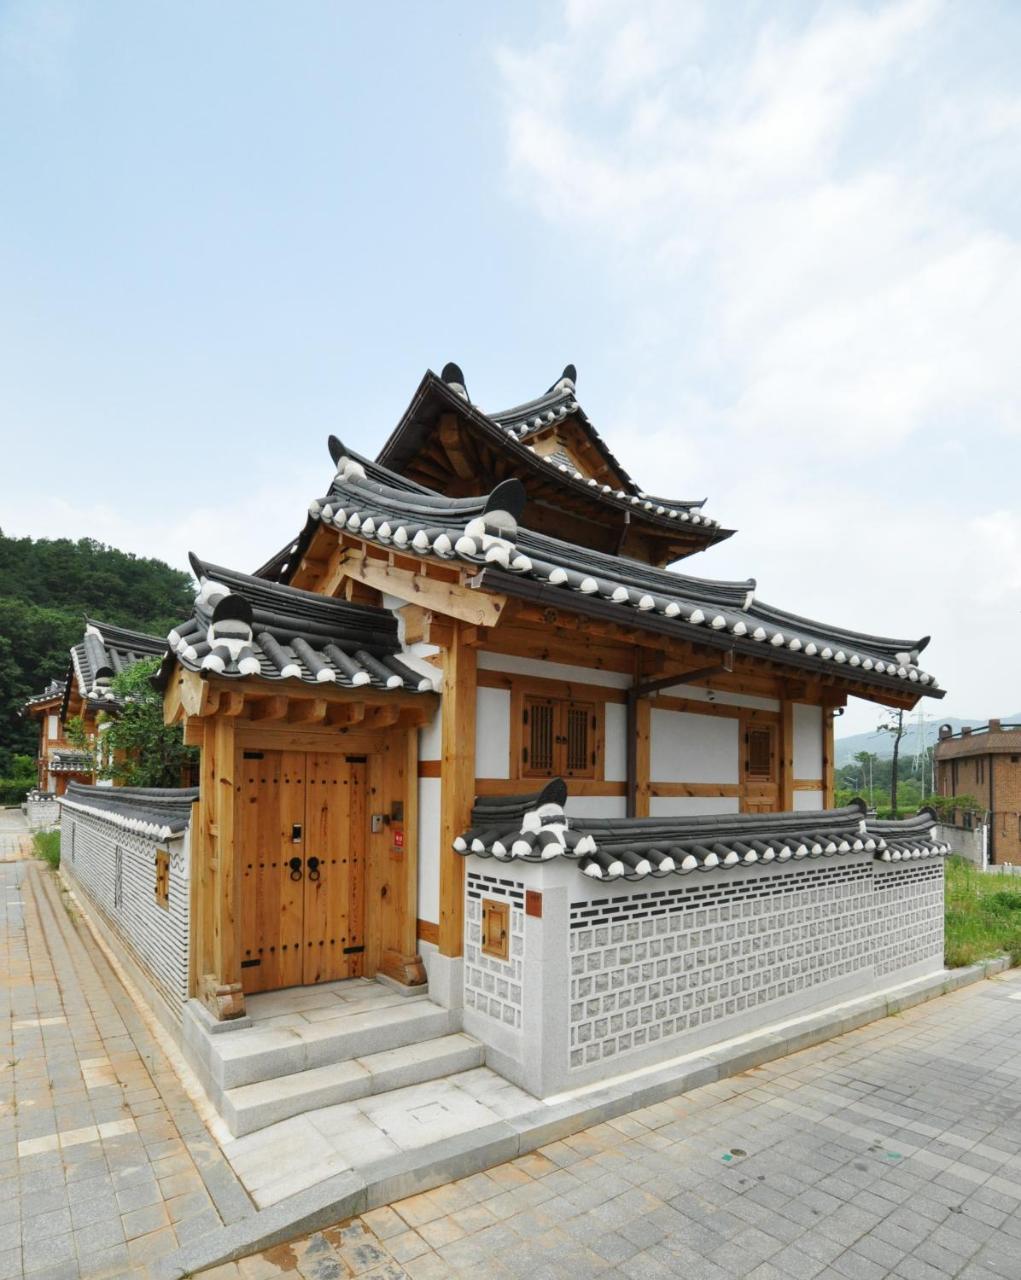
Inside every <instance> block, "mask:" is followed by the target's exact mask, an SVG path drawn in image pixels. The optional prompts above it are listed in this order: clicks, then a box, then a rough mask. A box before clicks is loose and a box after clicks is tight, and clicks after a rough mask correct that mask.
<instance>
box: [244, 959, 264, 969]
mask: <svg viewBox="0 0 1021 1280" xmlns="http://www.w3.org/2000/svg"><path fill="white" fill-rule="evenodd" d="M260 964H262V961H261V960H242V961H241V968H242V969H254V968H255V967H256V965H260Z"/></svg>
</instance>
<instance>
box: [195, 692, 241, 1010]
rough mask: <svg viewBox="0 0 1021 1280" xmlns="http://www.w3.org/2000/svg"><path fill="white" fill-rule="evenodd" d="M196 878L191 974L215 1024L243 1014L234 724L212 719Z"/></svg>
mask: <svg viewBox="0 0 1021 1280" xmlns="http://www.w3.org/2000/svg"><path fill="white" fill-rule="evenodd" d="M203 729H204V732H203V735H202V737H203V743H202V766H201V783H200V794H199V810H200V813H201V815H202V820H201V822H200V824H199V828H198V832H197V835H198V841H197V847H196V848H195V850H194V855H193V863H194V874H195V876H196V881H197V883H196V885H195V903H196V907H197V911H196V920H195V925H194V933H193V939H194V946H195V952H196V957H195V973H196V977H197V986H198V991H197V995H198V997H199V999H201V1000H202V1002H203V1003H204V1004H205V1005H206V1007H207V1008H208V1009H209V1011H210V1012H211V1013H212V1014H213V1016H214V1017H216V1018H217V1019H218V1020H221V1021H222V1020H225V1019H229V1018H239V1017H242V1016H243V1015H244V1012H245V997H244V993H243V992H242V989H241V950H240V938H239V936H238V928H239V920H240V913H239V909H238V908H239V890H240V881H239V878H238V875H237V867H236V853H235V848H234V803H235V781H234V779H235V774H236V760H235V741H234V729H235V721H234V719H233V718H231V717H225V716H215V717H213V718H211V719H210V720H207V721H206V723H205V724H204V726H203Z"/></svg>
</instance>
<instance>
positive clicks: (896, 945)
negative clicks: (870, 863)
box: [872, 859, 943, 977]
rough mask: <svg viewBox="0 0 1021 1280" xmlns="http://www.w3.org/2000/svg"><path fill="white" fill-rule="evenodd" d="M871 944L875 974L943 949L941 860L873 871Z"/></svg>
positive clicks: (902, 967) (922, 958)
mask: <svg viewBox="0 0 1021 1280" xmlns="http://www.w3.org/2000/svg"><path fill="white" fill-rule="evenodd" d="M874 898H875V904H876V910H875V927H874V930H873V936H872V948H873V954H874V957H875V961H874V963H875V967H876V973H877V975H878V976H880V977H882V976H883V975H884V974H887V973H893V972H894V970H896V969H904V968H906V967H907V966H908V965H912V964H918V963H919V962H920V961H922V960H925V959H926V957H927V956H931V955H932V954H933V953H935V952H942V950H943V862H942V859H933V860H932V861H931V862H923V863H921V864H920V865H919V866H915V867H906V868H904V869H901V868H900V867H895V868H890V869H886V868H883V867H877V868H876V872H875V892H874Z"/></svg>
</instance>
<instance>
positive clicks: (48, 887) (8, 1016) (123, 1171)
mask: <svg viewBox="0 0 1021 1280" xmlns="http://www.w3.org/2000/svg"><path fill="white" fill-rule="evenodd" d="M4 817H5V819H7V815H4ZM24 844H25V842H24V840H23V837H22V836H21V835H20V834H19V832H18V831H17V829H16V824H15V823H14V822H12V821H10V820H9V819H8V820H7V821H5V822H4V823H3V824H2V825H0V1280H13V1278H14V1277H21V1276H22V1275H24V1276H27V1277H29V1278H30V1280H74V1277H77V1276H82V1277H88V1278H89V1280H107V1278H108V1280H113V1277H122V1276H123V1277H132V1278H133V1280H142V1278H143V1277H146V1276H147V1275H148V1268H149V1265H150V1264H152V1263H154V1262H155V1261H156V1260H158V1259H159V1258H161V1257H163V1256H165V1255H166V1254H168V1253H170V1252H171V1251H173V1250H175V1249H177V1247H178V1245H179V1244H184V1243H186V1242H188V1241H190V1240H193V1239H195V1238H197V1237H199V1236H201V1235H203V1234H205V1233H206V1232H209V1231H211V1230H214V1229H216V1228H218V1227H219V1226H221V1225H222V1224H224V1223H230V1222H235V1221H238V1220H239V1219H240V1218H242V1217H245V1216H247V1215H249V1214H251V1213H253V1212H254V1206H253V1205H252V1202H251V1200H250V1198H249V1197H248V1195H247V1194H246V1193H245V1191H244V1189H243V1188H242V1187H241V1185H240V1184H239V1182H238V1180H237V1178H236V1177H235V1175H234V1173H233V1171H232V1170H231V1168H230V1166H229V1164H228V1163H227V1162H226V1160H225V1159H224V1158H223V1155H222V1154H221V1152H220V1150H219V1148H218V1146H217V1145H216V1143H215V1142H214V1141H213V1140H212V1138H211V1137H210V1136H209V1134H208V1132H207V1130H206V1128H205V1126H204V1125H203V1122H202V1120H201V1118H200V1117H199V1115H198V1114H197V1112H196V1111H195V1109H194V1107H193V1106H192V1104H191V1102H190V1101H189V1099H188V1097H187V1096H186V1094H185V1093H184V1090H183V1089H182V1087H181V1084H180V1082H179V1080H178V1077H177V1075H176V1074H175V1072H174V1070H173V1068H172V1066H171V1064H170V1062H169V1061H168V1060H167V1058H166V1057H165V1055H164V1054H163V1052H162V1051H161V1049H160V1046H159V1044H158V1042H157V1041H156V1039H155V1038H154V1037H153V1036H152V1035H151V1034H150V1032H149V1031H148V1029H147V1027H146V1024H145V1023H144V1022H143V1020H142V1018H141V1017H140V1015H139V1012H138V1010H137V1008H136V1006H135V1005H134V1004H133V1002H132V1001H131V999H130V998H129V996H128V994H127V992H126V991H125V989H124V988H123V987H122V986H121V984H120V982H119V981H118V979H117V977H116V975H115V974H114V972H113V970H112V969H111V968H110V966H109V965H108V963H107V962H106V959H105V957H104V956H103V955H102V954H101V953H100V952H99V951H98V950H97V948H96V946H95V944H94V942H93V940H92V937H91V935H90V933H89V932H88V930H87V929H85V928H84V927H76V924H75V922H74V920H73V919H72V916H71V914H70V913H69V911H68V909H67V907H66V906H65V899H64V898H63V897H62V895H61V892H60V889H59V885H58V882H57V880H56V878H55V876H54V875H53V873H52V872H51V871H50V870H49V868H48V867H46V866H45V864H43V863H40V862H37V861H34V860H32V859H31V857H30V856H28V850H26V849H25V847H24ZM16 846H17V847H16Z"/></svg>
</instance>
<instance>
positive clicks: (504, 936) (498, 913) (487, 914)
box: [482, 898, 510, 960]
mask: <svg viewBox="0 0 1021 1280" xmlns="http://www.w3.org/2000/svg"><path fill="white" fill-rule="evenodd" d="M482 951H483V954H484V955H487V956H493V958H494V959H496V960H509V959H510V903H509V902H506V901H503V902H500V901H497V899H495V898H483V899H482Z"/></svg>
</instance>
